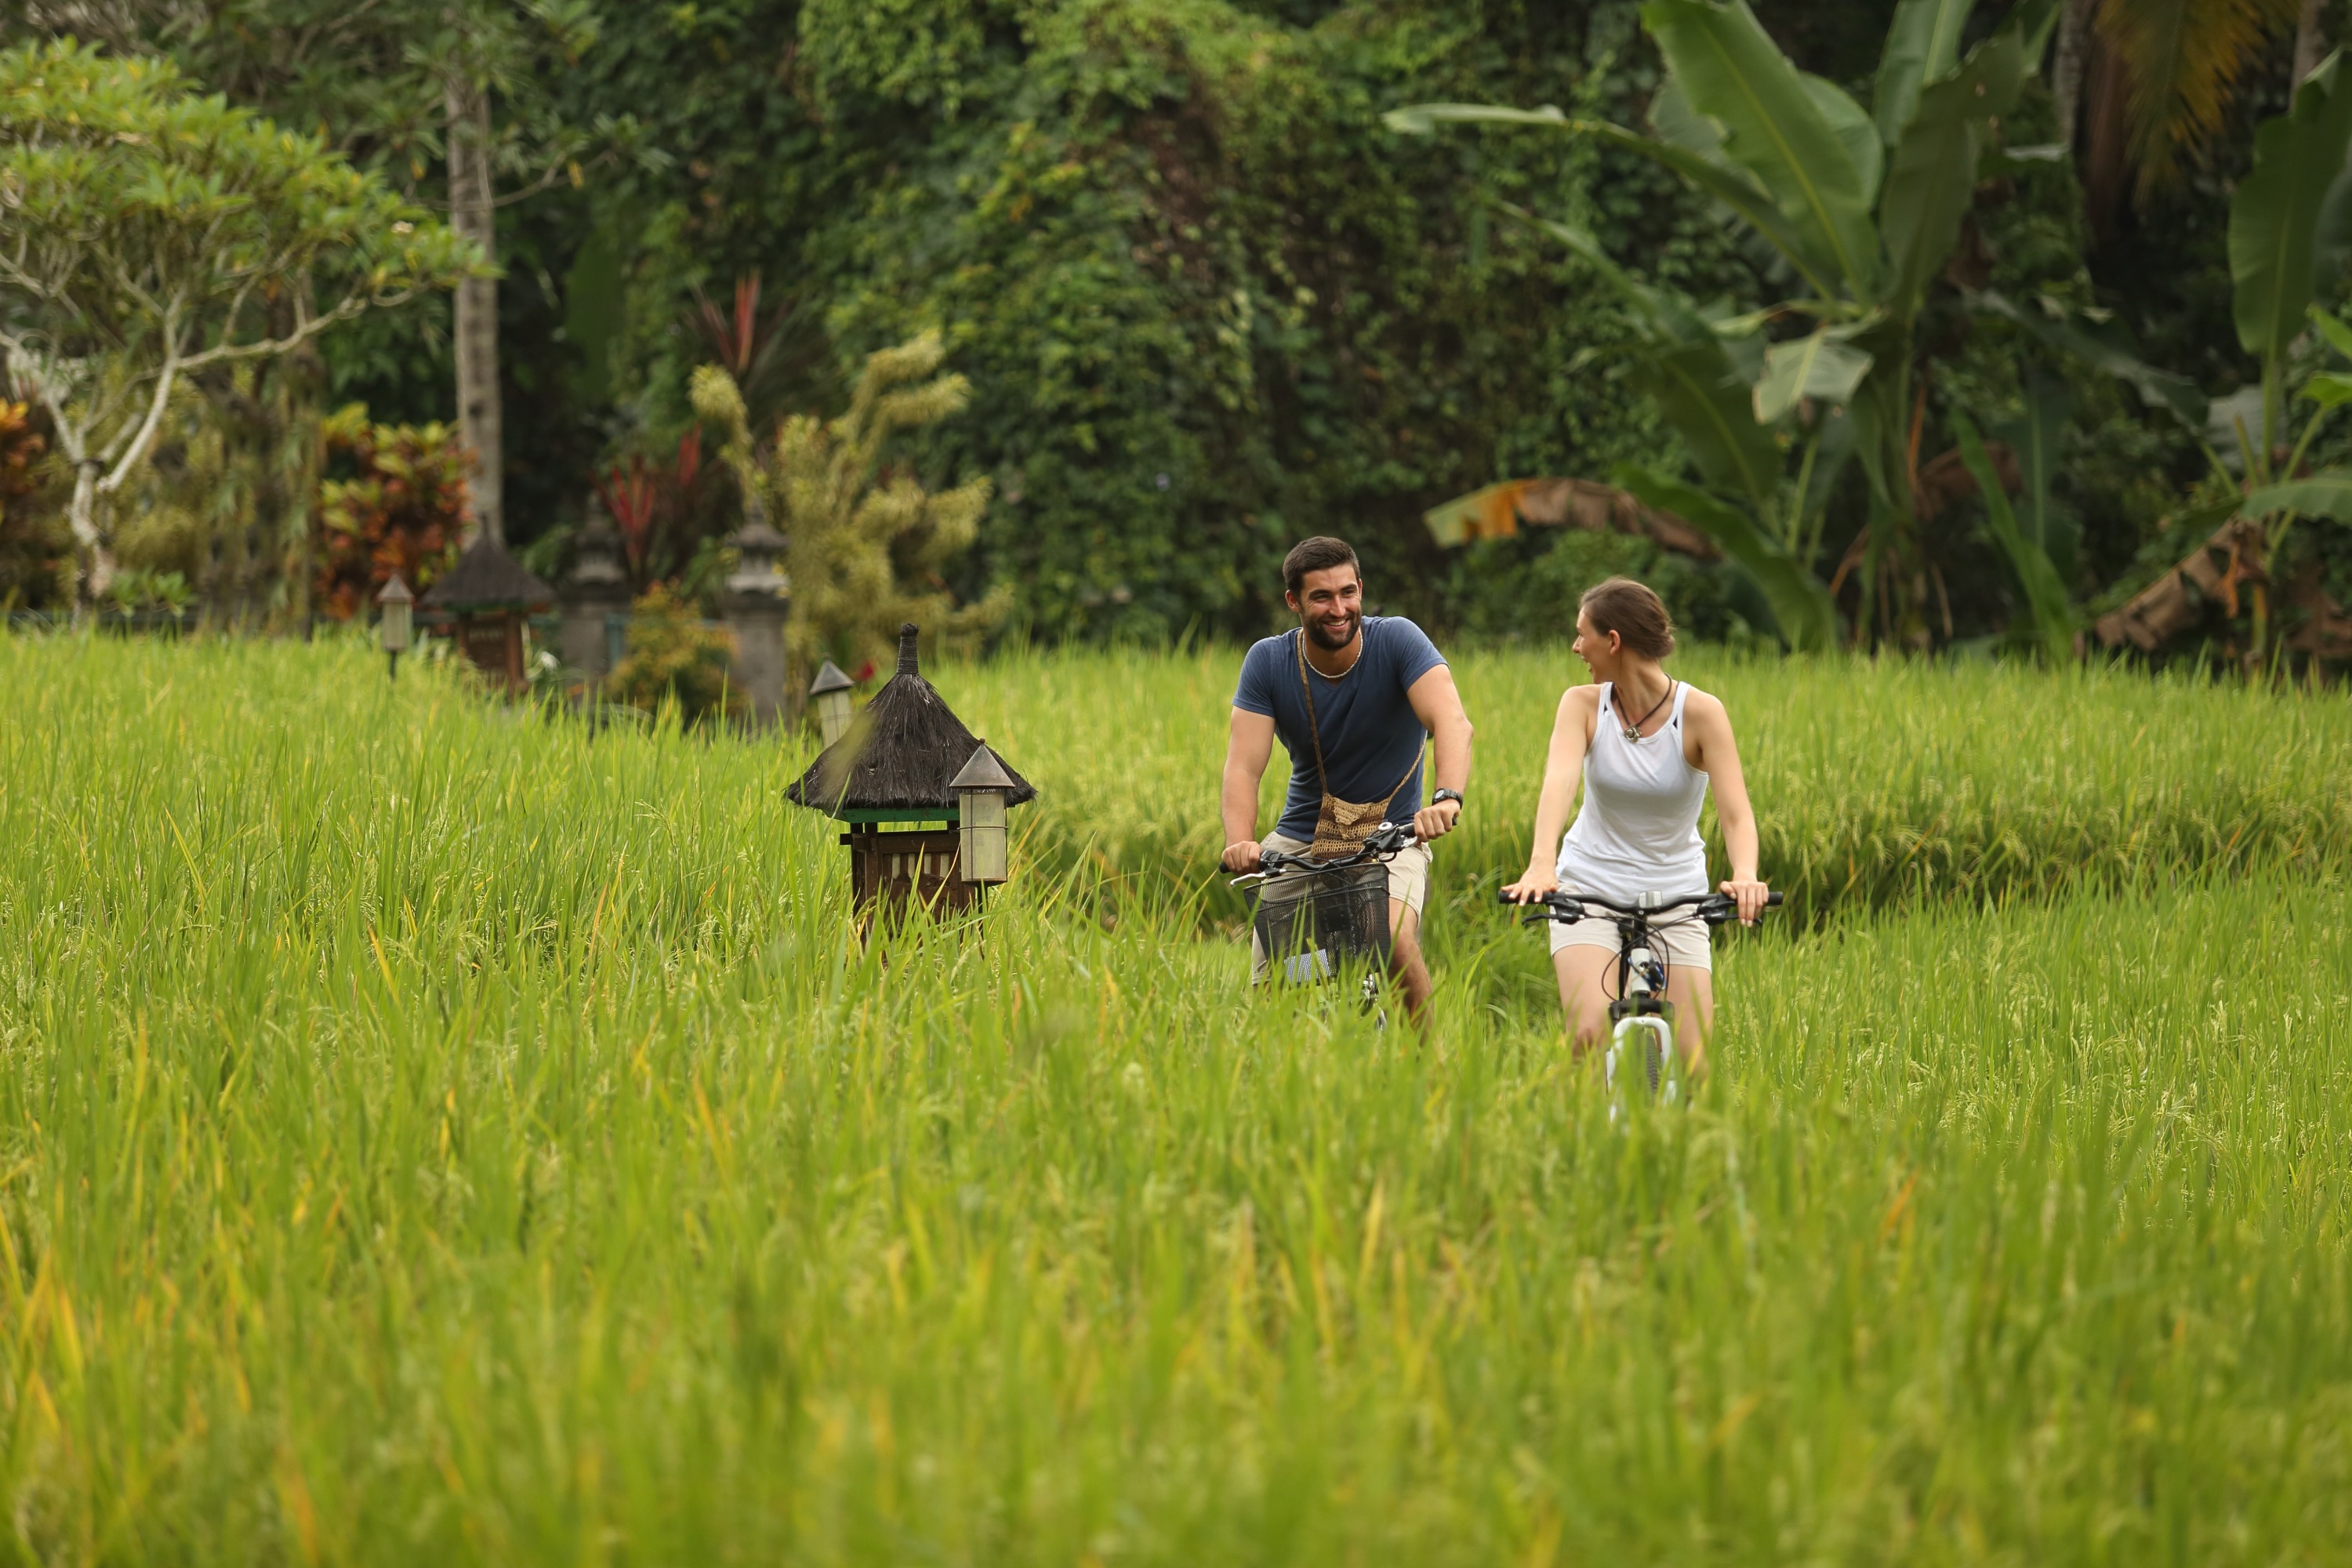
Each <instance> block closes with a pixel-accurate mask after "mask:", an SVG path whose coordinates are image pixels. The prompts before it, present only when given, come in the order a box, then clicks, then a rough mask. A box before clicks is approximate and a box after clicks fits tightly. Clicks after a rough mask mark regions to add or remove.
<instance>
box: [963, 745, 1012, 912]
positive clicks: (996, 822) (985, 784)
mask: <svg viewBox="0 0 2352 1568" xmlns="http://www.w3.org/2000/svg"><path fill="white" fill-rule="evenodd" d="M948 787H949V788H950V789H951V790H953V791H955V792H956V817H957V822H958V825H959V826H960V827H961V830H962V843H961V845H960V846H959V847H958V851H959V853H958V859H959V861H960V862H961V868H962V872H963V879H964V880H965V881H967V882H971V883H973V884H975V885H977V886H981V887H993V886H995V885H996V884H997V883H1000V882H1002V881H1003V880H1004V879H1006V877H1008V876H1009V875H1010V874H1011V871H1010V867H1011V864H1012V847H1011V845H1010V843H1009V842H1008V838H1007V835H1006V833H1005V828H1004V807H1005V805H1006V804H1007V803H1008V802H1009V801H1010V799H1011V797H1012V795H1013V775H1012V774H1011V773H1006V772H1005V771H1004V764H1003V763H1000V762H998V761H997V760H996V753H995V752H992V751H990V750H989V749H988V742H985V741H982V742H981V743H980V750H978V751H976V752H972V754H971V761H970V762H968V763H964V765H963V771H962V772H961V773H958V774H956V776H955V777H954V779H953V780H951V781H950V783H949V784H948Z"/></svg>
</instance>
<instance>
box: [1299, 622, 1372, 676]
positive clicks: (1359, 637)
mask: <svg viewBox="0 0 2352 1568" xmlns="http://www.w3.org/2000/svg"><path fill="white" fill-rule="evenodd" d="M1298 635H1299V637H1301V638H1302V639H1303V638H1304V637H1306V636H1307V628H1306V627H1304V626H1301V627H1299V628H1298ZM1348 640H1349V642H1352V643H1354V644H1355V645H1356V657H1355V658H1351V659H1349V661H1348V668H1345V669H1343V670H1340V671H1339V672H1338V673H1337V674H1334V675H1323V671H1322V669H1321V668H1320V667H1319V666H1318V665H1317V664H1316V662H1315V661H1314V660H1313V659H1311V658H1310V659H1308V660H1307V668H1309V669H1312V670H1314V671H1315V673H1316V674H1318V675H1323V679H1326V680H1330V681H1340V680H1345V679H1348V677H1349V676H1351V675H1353V674H1355V673H1356V666H1358V665H1360V664H1361V663H1363V662H1364V628H1363V627H1362V626H1358V627H1357V628H1356V635H1355V636H1354V637H1349V639H1348Z"/></svg>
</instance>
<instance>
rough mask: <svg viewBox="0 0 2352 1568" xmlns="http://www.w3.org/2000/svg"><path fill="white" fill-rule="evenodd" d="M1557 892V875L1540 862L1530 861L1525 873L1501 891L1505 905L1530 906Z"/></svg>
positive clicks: (1520, 874) (1553, 870)
mask: <svg viewBox="0 0 2352 1568" xmlns="http://www.w3.org/2000/svg"><path fill="white" fill-rule="evenodd" d="M1558 891H1559V872H1558V871H1557V870H1555V869H1554V868H1551V867H1549V866H1547V865H1545V864H1543V863H1542V862H1541V861H1532V862H1530V863H1529V864H1528V868H1527V869H1526V870H1525V871H1522V872H1520V873H1519V879H1518V880H1517V881H1516V882H1512V883H1509V884H1508V885H1507V886H1506V887H1505V888H1504V889H1503V901H1504V902H1505V903H1507V904H1532V903H1536V902H1538V901H1540V900H1542V899H1543V898H1544V896H1545V895H1546V894H1548V893H1556V892H1558Z"/></svg>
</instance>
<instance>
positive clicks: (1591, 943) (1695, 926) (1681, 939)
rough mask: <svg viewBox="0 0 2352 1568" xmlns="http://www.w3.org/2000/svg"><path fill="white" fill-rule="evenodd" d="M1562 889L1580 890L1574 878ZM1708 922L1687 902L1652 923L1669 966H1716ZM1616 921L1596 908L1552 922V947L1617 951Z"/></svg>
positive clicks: (1658, 946)
mask: <svg viewBox="0 0 2352 1568" xmlns="http://www.w3.org/2000/svg"><path fill="white" fill-rule="evenodd" d="M1559 890H1560V891H1561V892H1563V893H1568V894H1570V895H1573V894H1575V893H1578V892H1580V891H1581V890H1582V889H1579V888H1578V887H1577V885H1576V884H1575V883H1573V882H1562V883H1561V884H1560V885H1559ZM1709 936H1710V932H1709V931H1708V927H1707V923H1706V921H1703V920H1700V919H1699V918H1698V917H1697V916H1696V915H1694V914H1692V913H1690V911H1689V908H1688V906H1685V907H1684V909H1683V910H1680V911H1678V912H1677V913H1676V915H1675V918H1673V919H1671V920H1668V921H1660V922H1658V923H1657V924H1654V925H1653V926H1651V928H1650V937H1651V940H1652V941H1653V942H1654V943H1655V944H1656V946H1657V948H1659V949H1661V950H1663V951H1664V954H1665V960H1666V963H1667V966H1668V967H1669V968H1674V969H1706V970H1712V969H1713V968H1714V967H1715V963H1714V954H1713V952H1712V951H1711V950H1710V948H1709V945H1708V939H1709ZM1617 941H1618V938H1617V922H1616V921H1612V920H1610V919H1608V918H1607V917H1606V916H1604V915H1602V914H1601V913H1600V912H1599V911H1598V910H1593V911H1591V912H1590V913H1588V914H1586V915H1585V917H1584V918H1583V919H1582V920H1580V921H1577V922H1576V923H1575V924H1574V925H1562V924H1561V923H1560V922H1559V921H1552V922H1551V950H1552V951H1553V952H1559V950H1560V949H1561V948H1563V947H1600V948H1606V949H1608V950H1609V951H1610V952H1616V951H1617Z"/></svg>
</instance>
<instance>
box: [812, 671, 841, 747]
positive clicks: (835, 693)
mask: <svg viewBox="0 0 2352 1568" xmlns="http://www.w3.org/2000/svg"><path fill="white" fill-rule="evenodd" d="M850 688H851V681H850V679H849V677H847V676H845V675H844V674H842V673H841V667H840V666H838V665H836V664H835V663H834V662H833V660H831V659H826V660H825V661H824V668H821V669H819V670H818V671H817V672H816V679H814V680H812V681H810V682H809V689H808V694H809V700H810V701H812V702H814V703H815V704H816V721H817V725H818V727H819V728H820V729H821V730H823V731H824V743H825V744H826V745H828V746H830V745H832V744H833V743H834V742H835V741H838V740H840V739H841V737H842V736H843V735H845V734H846V733H847V732H848V730H849V716H850V706H849V692H850Z"/></svg>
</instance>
